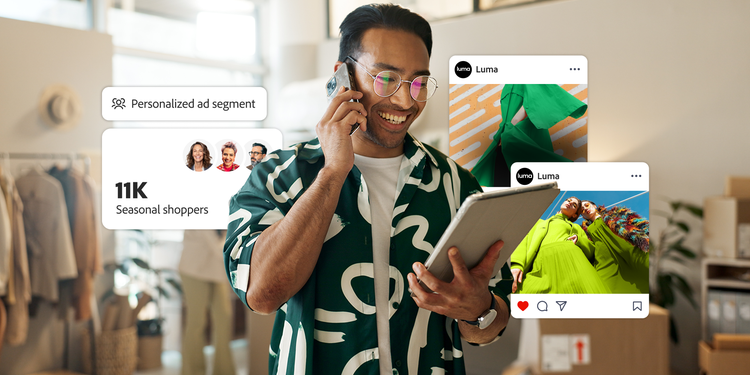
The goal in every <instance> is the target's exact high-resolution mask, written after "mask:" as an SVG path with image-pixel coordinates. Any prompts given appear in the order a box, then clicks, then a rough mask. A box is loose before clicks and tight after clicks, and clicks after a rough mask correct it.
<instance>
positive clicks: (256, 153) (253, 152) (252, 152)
mask: <svg viewBox="0 0 750 375" xmlns="http://www.w3.org/2000/svg"><path fill="white" fill-rule="evenodd" d="M250 155H263V153H262V152H258V151H250Z"/></svg>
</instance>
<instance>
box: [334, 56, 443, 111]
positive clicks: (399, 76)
mask: <svg viewBox="0 0 750 375" xmlns="http://www.w3.org/2000/svg"><path fill="white" fill-rule="evenodd" d="M346 58H347V59H351V60H352V61H354V63H355V64H357V65H358V66H359V67H360V68H362V70H364V71H365V73H367V75H368V76H370V78H372V91H373V92H374V93H375V95H377V96H379V97H381V98H388V97H391V96H393V94H395V93H397V92H398V90H399V89H400V88H401V83H403V82H408V83H409V97H410V98H412V99H413V100H414V101H415V102H420V103H425V102H427V101H428V100H430V98H432V96H433V95H435V91H437V89H438V84H437V79H435V77H433V76H417V77H416V78H414V79H413V80H411V81H407V80H405V79H401V74H398V72H394V71H392V70H383V71H382V72H379V73H378V74H376V75H372V73H370V71H368V70H367V68H365V66H364V65H362V63H360V62H359V61H357V60H355V59H354V58H353V57H351V56H347V57H346ZM384 72H390V73H393V74H395V75H396V76H398V78H399V82H398V86H396V89H395V90H393V92H392V93H390V94H388V95H380V94H378V93H377V90H375V80H376V79H377V76H379V75H381V74H383V73H384ZM419 77H427V80H428V81H430V80H431V81H432V82H433V83H434V84H435V91H433V92H432V94H431V95H430V96H429V97H428V98H427V99H425V100H418V99H417V98H415V97H414V96H413V95H412V93H411V85H412V84H413V83H414V81H416V80H417V78H419Z"/></svg>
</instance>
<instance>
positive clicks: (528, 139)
mask: <svg viewBox="0 0 750 375" xmlns="http://www.w3.org/2000/svg"><path fill="white" fill-rule="evenodd" d="M500 106H501V107H500V108H501V113H502V120H501V123H500V128H499V129H498V131H497V133H495V136H494V137H493V140H492V143H491V144H490V146H489V147H487V150H486V151H485V152H484V154H483V155H482V157H481V158H479V161H478V162H477V164H476V165H475V166H474V168H473V169H472V170H471V172H472V174H474V176H475V177H476V178H477V180H478V181H479V184H480V185H482V186H510V166H511V165H512V164H513V163H515V162H566V161H567V162H569V161H571V160H570V159H567V158H565V157H563V156H561V155H558V154H556V153H555V150H554V148H553V147H552V139H551V138H550V134H549V129H550V128H551V127H553V126H555V124H557V123H558V122H560V121H562V120H564V119H566V118H567V117H569V116H570V117H573V118H580V117H581V116H583V115H584V113H586V110H587V109H588V105H587V104H586V103H584V102H582V101H580V100H578V99H577V98H576V97H575V96H573V95H571V94H570V93H568V92H567V91H565V90H564V89H563V88H561V87H560V86H558V85H555V84H520V85H505V86H504V87H503V91H502V93H501V101H500ZM521 107H523V108H524V109H525V110H526V114H527V117H526V118H524V119H523V120H521V121H519V122H518V123H517V124H516V125H515V126H514V125H513V124H511V120H512V119H513V116H514V115H515V114H516V113H517V112H518V110H519V109H521ZM498 150H499V151H500V152H498Z"/></svg>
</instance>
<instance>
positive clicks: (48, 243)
mask: <svg viewBox="0 0 750 375" xmlns="http://www.w3.org/2000/svg"><path fill="white" fill-rule="evenodd" d="M16 188H17V189H18V194H19V196H20V197H21V200H22V201H23V207H24V210H23V222H24V229H25V231H26V245H27V248H28V255H29V276H30V279H31V293H32V295H33V296H37V297H41V298H44V299H45V300H48V301H52V302H57V301H58V300H59V298H60V288H59V285H58V284H59V282H60V281H62V280H66V279H75V278H77V277H78V270H77V267H76V258H75V252H74V250H73V241H72V239H71V235H70V224H69V222H68V210H67V208H66V206H65V197H64V196H63V190H62V186H61V185H60V182H59V181H57V180H56V179H54V178H53V177H51V176H50V175H48V174H47V173H45V172H44V171H43V170H41V168H35V169H32V170H31V171H30V172H29V173H27V174H26V175H24V176H22V177H20V178H19V179H17V180H16Z"/></svg>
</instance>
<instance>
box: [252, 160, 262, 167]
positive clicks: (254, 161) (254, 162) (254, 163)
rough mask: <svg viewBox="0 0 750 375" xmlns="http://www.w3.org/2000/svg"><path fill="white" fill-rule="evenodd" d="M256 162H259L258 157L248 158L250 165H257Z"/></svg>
mask: <svg viewBox="0 0 750 375" xmlns="http://www.w3.org/2000/svg"><path fill="white" fill-rule="evenodd" d="M258 163H260V159H255V160H253V159H250V165H252V166H253V167H254V166H256V165H258Z"/></svg>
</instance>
